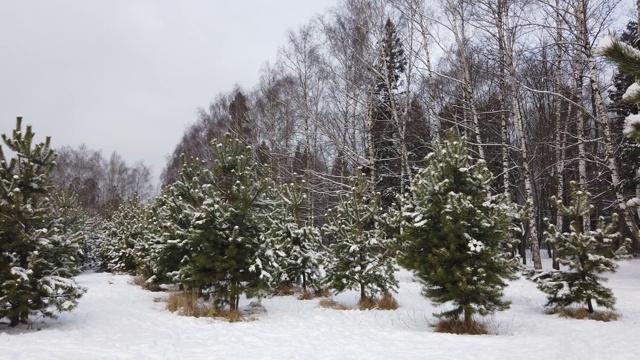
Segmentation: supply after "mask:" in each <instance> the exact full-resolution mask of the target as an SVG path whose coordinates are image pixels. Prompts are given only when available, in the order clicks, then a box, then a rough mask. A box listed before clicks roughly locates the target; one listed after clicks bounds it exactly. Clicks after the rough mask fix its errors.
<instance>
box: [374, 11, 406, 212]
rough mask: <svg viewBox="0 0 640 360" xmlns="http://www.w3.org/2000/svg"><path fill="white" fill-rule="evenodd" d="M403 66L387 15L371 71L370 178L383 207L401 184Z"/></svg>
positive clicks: (392, 201)
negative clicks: (401, 93)
mask: <svg viewBox="0 0 640 360" xmlns="http://www.w3.org/2000/svg"><path fill="white" fill-rule="evenodd" d="M406 66H407V59H406V56H405V53H404V49H403V46H402V42H401V40H400V37H399V36H398V33H397V30H396V27H395V25H394V24H393V22H392V21H391V19H387V21H386V23H385V25H384V31H383V37H382V39H381V42H380V43H379V44H378V58H377V60H376V63H375V64H374V66H373V68H372V71H373V77H374V79H375V80H374V81H375V86H374V90H373V97H372V103H371V104H370V105H369V106H370V116H371V129H370V132H371V138H372V139H371V140H372V143H371V146H372V147H373V149H372V150H373V157H374V158H373V159H372V160H373V162H374V163H373V164H372V165H373V169H372V170H373V175H374V176H373V179H374V181H375V190H376V191H377V192H379V193H380V194H381V196H380V201H381V205H382V208H383V209H387V208H388V207H389V206H391V205H392V204H395V203H396V196H397V195H398V194H400V192H401V191H400V190H401V185H402V178H401V176H402V157H401V155H402V153H401V143H400V142H401V138H400V129H399V126H398V125H399V118H400V117H401V116H402V112H403V110H402V109H401V108H400V107H401V104H400V101H399V93H400V92H401V88H400V87H401V84H402V75H403V74H404V72H405V69H406Z"/></svg>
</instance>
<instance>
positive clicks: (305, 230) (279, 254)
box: [260, 183, 322, 291]
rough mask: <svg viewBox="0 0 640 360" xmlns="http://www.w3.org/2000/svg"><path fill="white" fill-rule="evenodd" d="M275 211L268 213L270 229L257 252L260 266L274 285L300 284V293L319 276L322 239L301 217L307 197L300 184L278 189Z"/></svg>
mask: <svg viewBox="0 0 640 360" xmlns="http://www.w3.org/2000/svg"><path fill="white" fill-rule="evenodd" d="M277 193H278V194H277V196H274V198H275V200H276V205H275V207H276V209H275V211H273V212H271V213H270V214H268V216H267V217H268V219H269V230H268V231H267V232H266V233H264V234H263V236H262V243H261V249H260V258H261V259H262V260H261V263H262V266H263V267H264V268H265V269H268V273H269V278H270V280H271V283H272V284H273V285H274V286H279V285H288V286H291V285H299V286H301V287H302V290H303V291H307V289H308V287H309V286H312V285H314V284H315V283H316V280H318V278H319V276H320V260H321V259H320V253H321V250H322V243H321V241H322V237H321V235H320V231H319V229H318V228H316V227H315V226H313V224H311V223H310V221H309V220H308V219H307V218H306V217H305V216H304V212H303V204H304V202H305V198H306V196H305V195H304V192H303V188H301V187H300V185H299V184H296V183H291V184H287V185H284V186H280V187H279V189H278V191H277Z"/></svg>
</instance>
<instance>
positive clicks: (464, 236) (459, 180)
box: [400, 133, 517, 325]
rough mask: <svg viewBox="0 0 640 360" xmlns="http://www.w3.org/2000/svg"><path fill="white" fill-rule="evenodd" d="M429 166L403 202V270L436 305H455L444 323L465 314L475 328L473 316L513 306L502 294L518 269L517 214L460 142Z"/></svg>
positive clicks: (445, 147) (441, 150)
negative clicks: (513, 246) (514, 255)
mask: <svg viewBox="0 0 640 360" xmlns="http://www.w3.org/2000/svg"><path fill="white" fill-rule="evenodd" d="M452 134H453V133H452ZM425 161H426V167H425V168H424V169H422V170H421V171H420V172H419V173H418V174H417V175H416V176H415V177H414V180H413V183H412V186H411V188H410V191H409V193H408V194H407V195H406V196H405V197H404V198H403V212H404V222H403V228H404V234H403V235H402V236H401V242H400V245H401V255H400V264H401V265H404V266H405V267H407V268H408V269H411V270H413V271H414V272H415V273H416V275H417V276H418V277H419V278H420V280H421V281H422V283H423V284H424V294H425V295H426V296H427V297H429V298H430V299H431V301H432V302H433V303H434V304H437V305H440V304H445V303H450V304H451V305H452V306H453V307H452V309H451V310H449V311H445V312H443V313H441V314H439V315H438V316H441V317H446V318H450V319H453V320H457V319H458V317H459V316H460V315H463V316H464V322H465V324H468V325H471V323H472V321H473V319H472V317H473V315H474V314H476V313H478V314H480V315H486V314H490V313H493V312H495V311H496V310H504V309H506V308H508V306H509V302H507V301H504V300H502V289H503V288H504V287H505V286H506V282H505V281H506V280H507V279H511V278H512V277H513V276H514V275H513V274H514V271H515V269H516V266H517V263H516V262H514V260H510V259H509V258H508V254H509V245H510V231H509V229H510V224H511V220H512V218H513V217H514V207H513V206H512V205H511V204H510V203H509V201H508V200H507V199H506V198H505V197H504V195H502V194H501V195H494V194H492V193H491V191H490V189H489V184H490V182H491V180H492V178H493V177H492V175H491V173H490V172H489V170H488V169H487V165H486V163H485V162H484V161H482V160H479V161H475V160H474V159H473V158H472V157H471V155H470V154H469V150H468V149H467V145H466V142H465V141H464V140H463V139H460V138H458V137H457V135H455V136H453V135H450V136H449V139H448V140H444V141H442V142H440V143H438V144H437V145H436V146H435V150H434V152H433V153H431V154H429V155H428V156H427V158H426V160H425Z"/></svg>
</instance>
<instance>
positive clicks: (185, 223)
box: [150, 155, 209, 283]
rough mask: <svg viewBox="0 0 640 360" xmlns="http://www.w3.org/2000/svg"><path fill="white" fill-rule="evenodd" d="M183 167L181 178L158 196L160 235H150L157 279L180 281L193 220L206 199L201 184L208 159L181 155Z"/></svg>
mask: <svg viewBox="0 0 640 360" xmlns="http://www.w3.org/2000/svg"><path fill="white" fill-rule="evenodd" d="M181 163H182V167H181V170H180V173H179V175H178V180H177V181H176V182H174V183H173V184H171V185H168V186H167V187H165V189H164V190H163V191H162V194H160V196H159V197H158V198H157V199H156V203H155V207H156V209H155V213H156V216H157V235H158V236H155V237H153V238H152V239H150V240H151V241H150V247H151V248H150V253H151V255H150V258H151V259H152V262H151V265H152V270H153V275H154V276H155V281H156V282H159V283H180V278H179V271H180V268H182V266H184V263H186V262H188V261H189V258H190V253H189V239H190V236H191V235H192V233H193V231H194V230H193V220H194V217H195V213H196V212H197V211H198V208H199V207H200V206H202V203H203V202H204V200H205V194H204V193H203V192H202V185H203V184H206V183H208V181H209V180H207V178H206V177H205V175H208V174H209V172H206V171H205V163H204V162H203V161H201V160H199V159H191V160H189V161H188V160H187V159H186V157H185V156H184V155H183V156H182V157H181Z"/></svg>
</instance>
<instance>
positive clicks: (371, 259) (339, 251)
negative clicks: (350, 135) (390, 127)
mask: <svg viewBox="0 0 640 360" xmlns="http://www.w3.org/2000/svg"><path fill="white" fill-rule="evenodd" d="M380 215H381V211H380V194H379V193H377V192H374V191H373V186H372V185H371V183H370V182H369V181H368V180H367V179H366V178H365V177H364V175H363V174H362V173H361V172H359V173H358V174H357V176H355V177H354V178H352V180H351V192H350V193H348V194H346V195H343V194H341V195H340V200H339V203H338V206H337V207H336V208H335V209H333V210H332V211H330V212H329V213H328V214H327V224H326V225H325V226H324V231H325V232H326V234H327V236H328V237H329V238H330V240H331V241H332V243H331V245H329V250H328V253H327V254H326V255H325V262H324V269H325V271H326V276H325V282H326V283H327V285H328V286H329V287H330V288H332V289H334V290H335V291H336V292H338V293H340V292H343V291H345V290H351V289H354V290H358V291H359V292H360V302H361V303H363V304H366V303H367V302H368V301H370V300H372V299H374V298H375V297H376V295H382V296H385V295H388V294H390V292H391V291H395V289H396V288H397V286H398V281H397V280H396V278H395V276H394V265H395V260H394V256H393V254H392V249H391V239H389V238H388V237H387V234H385V232H384V230H383V224H382V221H383V220H382V219H381V216H380Z"/></svg>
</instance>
